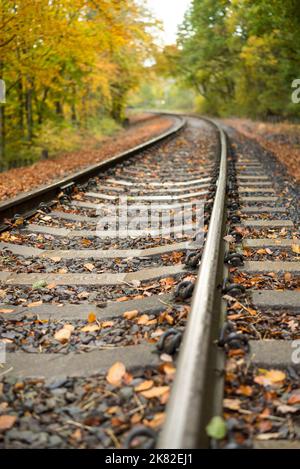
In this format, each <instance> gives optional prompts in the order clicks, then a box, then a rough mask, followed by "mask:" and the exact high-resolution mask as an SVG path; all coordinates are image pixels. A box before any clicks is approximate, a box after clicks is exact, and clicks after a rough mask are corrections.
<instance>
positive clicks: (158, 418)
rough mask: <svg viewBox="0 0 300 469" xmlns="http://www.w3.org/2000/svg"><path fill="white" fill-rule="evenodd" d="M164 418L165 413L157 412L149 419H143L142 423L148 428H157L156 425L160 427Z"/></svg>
mask: <svg viewBox="0 0 300 469" xmlns="http://www.w3.org/2000/svg"><path fill="white" fill-rule="evenodd" d="M165 419H166V413H165V412H158V413H157V414H155V415H154V417H153V419H151V420H146V419H144V420H143V424H144V425H146V426H147V427H150V428H157V427H160V426H161V425H162V424H163V423H164V421H165Z"/></svg>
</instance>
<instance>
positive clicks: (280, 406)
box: [273, 401, 299, 414]
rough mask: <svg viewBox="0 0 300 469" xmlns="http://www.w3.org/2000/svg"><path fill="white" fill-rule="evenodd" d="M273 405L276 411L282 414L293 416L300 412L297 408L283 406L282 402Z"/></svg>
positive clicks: (274, 402)
mask: <svg viewBox="0 0 300 469" xmlns="http://www.w3.org/2000/svg"><path fill="white" fill-rule="evenodd" d="M273 404H274V405H275V406H276V410H277V411H278V412H280V413H281V414H293V413H295V412H298V410H299V409H298V408H297V407H293V406H291V405H287V404H283V403H282V402H280V401H273Z"/></svg>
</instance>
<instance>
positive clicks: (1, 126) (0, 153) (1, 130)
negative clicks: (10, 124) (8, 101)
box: [0, 61, 5, 166]
mask: <svg viewBox="0 0 300 469" xmlns="http://www.w3.org/2000/svg"><path fill="white" fill-rule="evenodd" d="M0 78H1V79H3V62H1V61H0ZM4 158H5V108H4V104H1V103H0V165H1V166H3V163H4Z"/></svg>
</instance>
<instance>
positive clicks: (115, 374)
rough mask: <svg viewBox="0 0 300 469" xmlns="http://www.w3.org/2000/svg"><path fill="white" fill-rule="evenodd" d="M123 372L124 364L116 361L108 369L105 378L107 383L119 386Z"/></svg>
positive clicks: (124, 371) (124, 369)
mask: <svg viewBox="0 0 300 469" xmlns="http://www.w3.org/2000/svg"><path fill="white" fill-rule="evenodd" d="M125 373H126V368H125V365H124V364H123V363H122V362H116V363H114V364H113V365H112V366H111V367H110V369H109V370H108V373H107V376H106V380H107V381H108V383H109V384H113V385H114V386H120V385H121V383H122V378H123V376H124V375H125Z"/></svg>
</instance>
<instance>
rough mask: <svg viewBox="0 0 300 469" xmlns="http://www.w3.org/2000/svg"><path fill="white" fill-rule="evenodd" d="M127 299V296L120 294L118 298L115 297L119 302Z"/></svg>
mask: <svg viewBox="0 0 300 469" xmlns="http://www.w3.org/2000/svg"><path fill="white" fill-rule="evenodd" d="M127 300H128V296H120V297H119V298H117V299H116V301H117V302H118V303H121V302H122V301H127Z"/></svg>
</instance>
